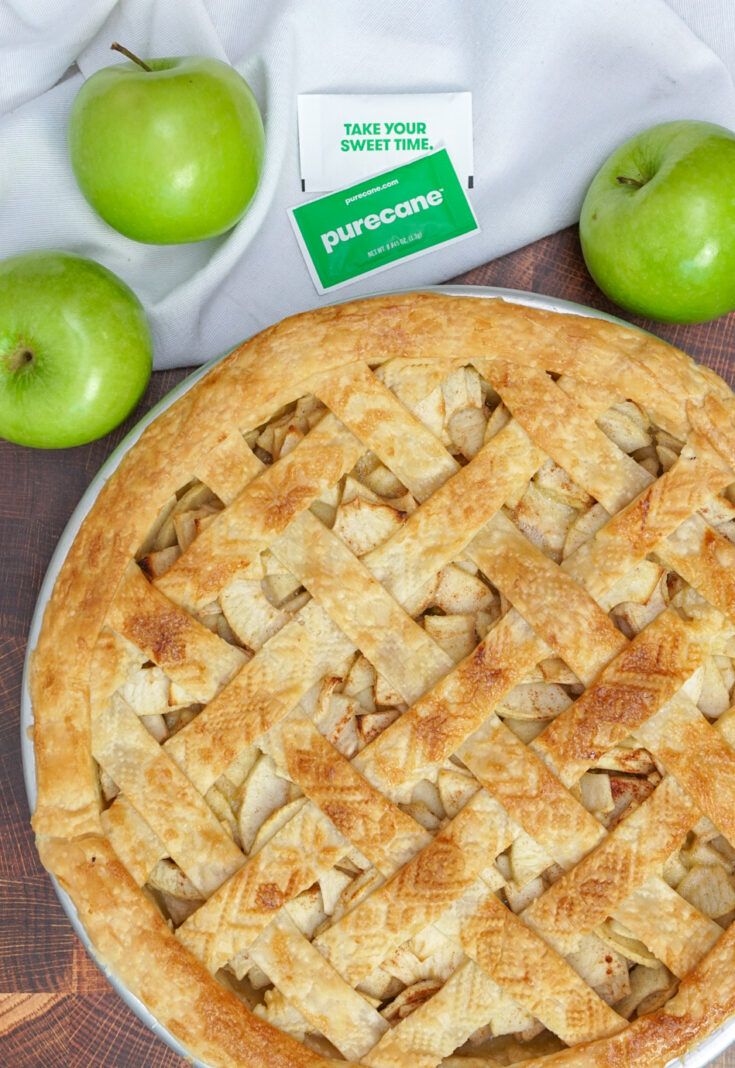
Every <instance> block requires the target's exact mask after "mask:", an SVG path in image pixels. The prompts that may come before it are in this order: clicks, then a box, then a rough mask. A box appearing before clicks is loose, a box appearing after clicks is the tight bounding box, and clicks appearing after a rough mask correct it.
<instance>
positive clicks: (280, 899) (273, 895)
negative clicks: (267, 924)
mask: <svg viewBox="0 0 735 1068" xmlns="http://www.w3.org/2000/svg"><path fill="white" fill-rule="evenodd" d="M255 900H256V902H257V903H258V905H260V907H261V908H262V909H272V910H273V911H275V910H276V909H280V907H281V905H283V903H284V902H285V900H286V895H285V894H284V893H283V890H281V888H280V887H279V886H278V885H277V884H276V883H261V884H260V886H259V887H258V890H257V893H256V895H255Z"/></svg>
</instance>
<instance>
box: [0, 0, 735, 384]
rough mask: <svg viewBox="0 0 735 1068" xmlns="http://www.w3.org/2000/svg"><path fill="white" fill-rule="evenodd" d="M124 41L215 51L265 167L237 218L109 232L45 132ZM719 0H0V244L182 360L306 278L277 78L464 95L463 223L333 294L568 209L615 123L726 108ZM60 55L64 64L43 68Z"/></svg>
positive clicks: (288, 296)
mask: <svg viewBox="0 0 735 1068" xmlns="http://www.w3.org/2000/svg"><path fill="white" fill-rule="evenodd" d="M113 40H119V41H122V42H123V43H124V44H126V45H127V46H128V47H129V48H131V49H133V50H134V51H135V52H137V53H138V54H140V55H143V56H157V55H158V56H160V55H177V54H182V55H183V54H190V53H199V54H206V55H212V56H218V57H219V58H221V59H225V60H228V61H229V62H230V63H232V64H233V65H234V66H235V67H236V68H237V69H238V70H239V71H240V72H241V74H243V75H244V77H245V78H247V80H248V82H249V83H250V85H251V86H252V88H253V90H254V91H255V94H256V96H257V97H258V100H259V102H260V105H261V108H262V110H263V115H264V119H265V124H266V135H267V150H266V163H265V169H264V172H263V176H262V180H261V184H260V188H259V191H258V193H257V195H256V197H255V199H254V201H253V203H252V206H251V209H250V211H249V212H248V214H247V215H246V216H245V218H244V219H243V220H242V221H241V222H240V224H239V225H238V226H237V227H235V229H234V230H233V231H231V233H229V234H227V235H226V236H224V237H221V238H218V239H215V240H212V241H207V242H203V243H201V244H198V245H186V246H168V247H154V246H148V245H139V244H136V243H135V242H132V241H129V240H127V239H126V238H124V237H122V236H121V235H119V234H117V233H116V232H115V231H113V230H112V229H110V227H108V226H107V225H106V224H105V223H103V222H102V221H101V220H100V219H99V218H97V217H96V215H95V214H94V212H93V211H92V209H91V208H90V207H89V206H88V205H87V203H86V202H85V200H84V198H83V197H82V195H81V193H80V192H79V190H78V189H77V187H76V184H75V181H74V177H73V175H72V172H71V169H70V166H69V161H68V154H67V148H66V124H67V119H68V115H69V109H70V107H71V103H72V100H73V98H74V96H75V94H76V92H77V90H78V89H79V86H80V85H81V83H82V80H83V78H84V77H88V76H89V75H90V74H92V73H93V72H94V71H95V70H96V69H98V68H99V67H102V66H106V65H107V64H109V63H112V62H115V61H116V59H118V58H119V57H116V56H115V55H114V54H113V53H110V51H109V45H110V43H111V42H112V41H113ZM733 42H735V5H734V4H733V3H732V0H670V3H666V0H564V3H563V4H562V3H554V2H551V0H402V2H400V3H396V2H395V0H340V2H339V3H334V2H332V0H119V2H117V3H115V0H0V255H2V256H7V255H11V254H13V253H16V252H21V251H25V250H28V249H34V248H64V249H69V250H72V251H76V252H78V253H80V254H82V255H85V256H91V257H93V258H94V259H97V260H99V261H100V262H101V263H104V264H105V265H106V266H107V267H109V268H111V269H112V270H113V271H115V272H117V274H119V275H120V276H121V277H122V278H124V279H125V280H126V281H127V282H128V283H129V284H130V285H131V286H132V287H133V288H134V289H135V290H136V292H137V293H138V295H139V296H140V298H141V299H142V301H143V302H144V304H145V306H146V308H147V309H148V312H149V315H150V318H151V322H152V325H153V329H154V332H155V343H156V365H157V366H158V367H170V366H176V365H182V364H193V363H200V362H202V361H203V360H205V359H208V358H209V357H211V356H214V355H216V354H217V353H219V352H221V351H223V350H225V349H227V348H229V347H231V346H232V345H233V344H235V343H236V342H237V341H238V340H240V339H241V338H243V337H246V336H248V335H250V334H252V333H253V332H255V331H256V330H258V329H260V328H261V327H263V326H265V325H267V324H268V323H271V322H274V321H275V320H277V319H279V318H281V317H282V316H283V315H286V314H289V313H292V312H297V311H301V310H303V309H305V308H309V307H313V306H315V305H317V304H318V303H328V302H329V301H330V300H331V299H334V298H330V297H329V296H327V297H323V298H320V297H318V296H317V294H316V292H315V290H314V288H313V285H312V283H311V281H310V278H309V275H308V273H307V269H306V266H305V264H304V262H303V260H302V257H301V254H300V252H299V249H298V246H297V244H296V241H295V238H294V236H293V233H292V231H291V228H290V225H289V221H288V218H287V214H286V209H287V208H288V207H290V206H292V205H294V204H297V203H299V202H301V201H302V200H303V199H304V194H302V193H301V189H300V183H299V169H298V142H297V130H296V94H297V93H299V92H429V91H442V90H457V89H470V90H471V91H472V93H473V95H474V137H475V188H474V190H473V192H472V201H473V204H474V207H475V210H476V212H477V215H478V218H479V221H480V225H481V227H482V232H481V233H480V234H479V235H477V236H475V237H473V238H471V239H469V240H467V241H464V242H460V243H459V244H457V245H453V246H449V247H447V248H445V249H443V250H441V251H438V252H436V253H433V254H431V255H428V256H425V257H423V258H421V259H418V260H415V261H413V262H409V263H406V264H404V265H403V266H397V267H395V268H393V269H391V270H390V271H386V272H384V273H383V274H380V275H378V276H376V277H370V278H367V279H365V280H364V281H363V282H361V283H358V284H355V285H353V286H351V287H350V288H349V289H344V290H340V291H339V293H338V294H336V296H337V297H341V298H346V297H349V296H353V295H354V296H359V295H360V294H363V293H369V292H376V291H382V292H385V291H387V290H392V289H398V288H401V287H406V286H412V285H424V284H427V283H433V282H438V281H441V280H443V279H446V278H450V277H452V276H453V275H455V274H457V273H459V272H461V271H463V270H466V269H467V268H469V267H472V266H474V265H476V264H479V263H484V262H486V261H487V260H489V259H491V258H493V257H495V256H498V255H501V254H502V253H504V252H507V251H509V250H510V249H513V248H517V247H520V246H521V245H524V244H526V243H527V242H529V241H533V240H534V239H536V238H538V237H541V236H542V235H544V234H547V233H551V232H553V231H554V230H557V229H559V228H561V227H563V226H566V225H567V224H569V223H571V222H572V221H573V220H574V219H575V218H576V217H577V215H578V212H579V207H580V204H581V200H582V197H583V195H584V191H585V188H586V186H587V183H588V182H589V180H590V178H591V177H592V175H593V173H594V171H595V170H596V168H597V167H598V166H599V164H600V163H601V162H602V160H603V159H604V158H605V156H606V155H607V154H608V153H609V152H610V151H611V150H612V149H613V148H614V147H615V146H616V145H617V144H618V143H619V142H620V141H622V140H623V139H624V138H626V137H627V136H629V135H631V134H632V133H634V132H635V131H637V130H639V129H642V128H644V127H646V126H649V125H651V124H653V123H655V122H660V121H663V120H667V119H677V118H698V119H707V120H710V121H714V122H719V123H722V124H724V125H727V126H731V127H732V126H735V88H734V87H733V78H732V72H733V71H735V44H733ZM75 62H76V63H77V64H78V68H79V72H77V73H74V74H72V75H71V76H70V77H67V78H66V79H64V80H62V81H60V82H59V79H60V78H61V77H62V75H63V74H64V72H65V71H67V69H68V68H69V67H70V66H71V65H73V64H74V63H75Z"/></svg>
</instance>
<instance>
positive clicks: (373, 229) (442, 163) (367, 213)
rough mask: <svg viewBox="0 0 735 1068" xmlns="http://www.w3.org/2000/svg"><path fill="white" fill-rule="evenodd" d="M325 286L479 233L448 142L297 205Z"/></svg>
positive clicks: (295, 212) (303, 239) (305, 242)
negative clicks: (371, 175) (424, 154)
mask: <svg viewBox="0 0 735 1068" xmlns="http://www.w3.org/2000/svg"><path fill="white" fill-rule="evenodd" d="M289 217H290V219H291V225H292V226H293V229H294V233H295V234H296V239H297V241H298V243H299V247H300V248H301V251H302V253H303V256H304V259H305V260H306V265H307V267H308V268H309V273H310V275H311V278H312V281H313V282H314V285H315V286H316V289H317V291H318V292H319V293H326V292H329V291H331V290H333V289H339V288H340V287H342V286H346V285H349V284H350V283H351V282H354V281H356V280H357V279H358V278H363V277H365V276H366V275H370V274H376V273H377V272H378V271H385V270H387V269H388V268H389V267H392V266H393V265H394V264H396V263H399V262H405V261H406V260H409V259H415V258H416V257H418V256H424V255H426V253H428V252H433V251H434V250H435V249H437V248H440V247H442V246H445V245H449V244H453V243H454V242H456V241H462V240H463V239H464V238H466V237H471V236H472V234H476V233H479V230H480V227H479V225H478V223H477V219H476V217H475V213H474V211H473V210H472V205H471V204H470V202H469V199H468V197H467V193H466V192H465V190H464V188H463V185H462V183H461V181H460V180H459V178H458V177H457V172H456V171H455V169H454V166H453V165H452V161H451V159H450V158H449V154H448V153H447V150H446V149H443V148H442V149H440V150H439V151H437V152H432V153H430V154H428V155H426V156H422V157H421V158H419V159H416V160H414V161H413V162H411V163H405V164H403V165H402V166H400V167H394V168H392V169H391V170H388V171H384V172H383V173H382V174H379V175H375V176H374V177H372V178H366V179H363V180H362V181H360V182H357V183H355V184H354V185H350V186H347V187H346V188H344V189H339V190H337V191H336V192H334V193H329V194H328V195H327V196H323V197H318V198H317V199H316V200H311V201H309V202H308V203H306V204H300V205H298V206H297V207H294V208H291V209H290V210H289Z"/></svg>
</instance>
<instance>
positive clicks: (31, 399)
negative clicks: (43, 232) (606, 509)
mask: <svg viewBox="0 0 735 1068" xmlns="http://www.w3.org/2000/svg"><path fill="white" fill-rule="evenodd" d="M151 352H152V346H151V338H150V333H149V330H148V323H147V322H146V317H145V312H144V311H143V307H142V305H141V303H140V301H139V300H138V298H137V297H136V296H135V294H134V293H133V292H132V290H130V289H129V288H128V287H127V286H126V285H125V283H124V282H122V281H121V280H120V279H119V278H118V277H117V276H116V275H114V274H113V273H112V271H108V270H107V269H106V268H105V267H101V266H100V264H99V263H95V262H94V261H93V260H87V259H83V258H82V257H81V256H73V255H71V254H70V253H68V252H28V253H26V254H25V255H22V256H12V257H11V258H10V259H6V260H2V261H0V437H4V438H7V439H8V440H9V441H15V442H18V443H19V444H21V445H34V446H36V447H37V448H41V449H59V448H65V447H66V446H69V445H82V444H84V442H87V441H92V440H93V439H94V438H98V437H100V436H101V435H102V434H106V433H107V431H108V430H112V428H113V427H114V426H117V424H118V423H119V422H121V421H122V420H123V419H124V418H125V416H126V415H128V414H129V412H130V411H131V410H132V409H133V408H134V406H135V404H136V403H137V401H138V400H139V399H140V396H141V394H142V393H143V390H144V389H145V387H146V385H147V383H148V379H149V378H150V374H151Z"/></svg>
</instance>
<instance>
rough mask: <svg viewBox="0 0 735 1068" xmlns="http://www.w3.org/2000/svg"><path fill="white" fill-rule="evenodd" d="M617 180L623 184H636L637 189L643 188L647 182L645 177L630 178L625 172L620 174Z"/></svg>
mask: <svg viewBox="0 0 735 1068" xmlns="http://www.w3.org/2000/svg"><path fill="white" fill-rule="evenodd" d="M615 180H616V182H620V184H621V185H634V186H635V187H636V189H642V188H643V186H644V185H645V184H646V183H645V181H644V180H643V178H628V177H627V176H626V175H625V174H619V175H618V176H617V178H616V179H615Z"/></svg>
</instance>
